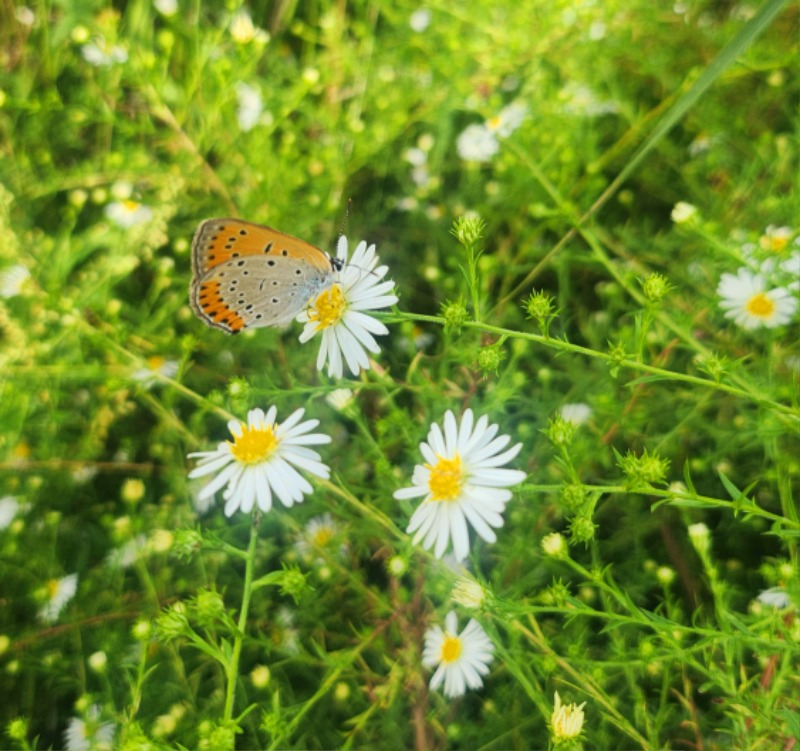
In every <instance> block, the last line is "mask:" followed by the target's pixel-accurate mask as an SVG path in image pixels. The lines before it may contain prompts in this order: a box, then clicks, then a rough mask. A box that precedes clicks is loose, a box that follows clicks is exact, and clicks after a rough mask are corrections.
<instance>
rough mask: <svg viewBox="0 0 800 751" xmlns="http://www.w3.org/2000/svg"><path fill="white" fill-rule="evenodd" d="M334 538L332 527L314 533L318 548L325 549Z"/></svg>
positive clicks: (321, 528) (322, 528)
mask: <svg viewBox="0 0 800 751" xmlns="http://www.w3.org/2000/svg"><path fill="white" fill-rule="evenodd" d="M332 537H333V530H332V529H331V528H330V527H320V528H319V529H318V530H317V531H316V532H315V533H314V544H315V545H316V546H317V547H318V548H324V547H325V546H326V545H327V544H328V543H329V542H330V541H331V538H332Z"/></svg>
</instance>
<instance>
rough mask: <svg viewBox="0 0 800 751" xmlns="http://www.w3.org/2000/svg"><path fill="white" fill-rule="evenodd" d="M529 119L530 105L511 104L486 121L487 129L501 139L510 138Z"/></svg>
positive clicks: (521, 103)
mask: <svg viewBox="0 0 800 751" xmlns="http://www.w3.org/2000/svg"><path fill="white" fill-rule="evenodd" d="M527 117H528V105H526V104H524V103H523V102H519V101H517V102H511V104H509V105H506V106H505V107H503V109H501V110H500V112H498V113H497V114H496V115H495V116H494V117H490V118H489V119H488V120H487V121H486V127H487V128H488V129H489V130H490V131H492V132H493V133H497V135H498V136H500V138H508V136H510V135H511V134H512V133H513V132H514V131H515V130H516V129H517V128H519V126H520V125H522V123H523V122H525V120H526V119H527Z"/></svg>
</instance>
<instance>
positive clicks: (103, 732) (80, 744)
mask: <svg viewBox="0 0 800 751" xmlns="http://www.w3.org/2000/svg"><path fill="white" fill-rule="evenodd" d="M113 741H114V725H113V723H110V722H101V721H100V708H99V707H98V706H97V705H96V704H93V705H92V706H91V707H89V709H88V711H87V712H86V719H82V718H80V717H73V718H72V719H71V720H70V721H69V723H68V724H67V729H66V730H65V731H64V748H65V749H66V751H111V748H112V743H113Z"/></svg>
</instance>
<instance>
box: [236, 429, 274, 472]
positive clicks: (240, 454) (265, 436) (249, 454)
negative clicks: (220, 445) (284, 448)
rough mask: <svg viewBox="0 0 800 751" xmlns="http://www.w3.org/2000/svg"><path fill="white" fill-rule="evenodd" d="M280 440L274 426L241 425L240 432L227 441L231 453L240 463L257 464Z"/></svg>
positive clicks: (265, 457)
mask: <svg viewBox="0 0 800 751" xmlns="http://www.w3.org/2000/svg"><path fill="white" fill-rule="evenodd" d="M279 443H280V441H278V439H277V437H276V436H275V426H274V425H268V426H267V427H266V428H250V427H248V426H247V425H242V434H241V435H239V436H236V438H235V439H234V441H233V443H231V442H230V441H228V445H229V446H230V447H231V453H232V454H233V455H234V456H235V457H236V459H237V460H238V461H239V462H241V463H242V464H259V463H260V462H263V461H266V460H267V459H268V458H269V457H270V455H271V454H272V452H273V451H274V450H275V449H276V448H277V446H278V444H279Z"/></svg>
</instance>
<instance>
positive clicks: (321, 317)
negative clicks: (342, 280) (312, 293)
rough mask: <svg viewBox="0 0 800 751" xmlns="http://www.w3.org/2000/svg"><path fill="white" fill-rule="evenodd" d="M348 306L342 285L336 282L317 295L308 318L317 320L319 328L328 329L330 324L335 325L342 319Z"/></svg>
mask: <svg viewBox="0 0 800 751" xmlns="http://www.w3.org/2000/svg"><path fill="white" fill-rule="evenodd" d="M346 307H347V302H346V300H345V299H344V292H342V287H341V285H339V284H334V285H333V286H332V287H331V288H330V289H326V290H325V291H324V292H321V293H320V294H319V295H317V299H316V300H314V302H313V303H312V304H311V309H310V310H309V311H308V320H309V321H317V329H327V328H328V326H335V325H336V324H337V323H339V321H341V320H342V316H343V315H344V311H345V309H346Z"/></svg>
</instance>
